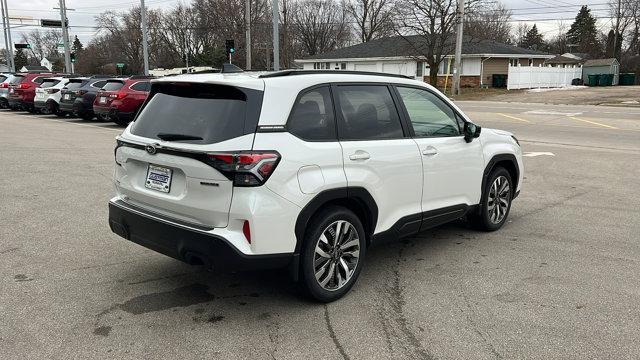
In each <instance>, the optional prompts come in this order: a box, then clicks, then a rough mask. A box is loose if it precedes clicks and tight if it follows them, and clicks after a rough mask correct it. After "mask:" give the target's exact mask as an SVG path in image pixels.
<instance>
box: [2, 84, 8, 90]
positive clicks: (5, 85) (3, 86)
mask: <svg viewBox="0 0 640 360" xmlns="http://www.w3.org/2000/svg"><path fill="white" fill-rule="evenodd" d="M8 87H9V84H8V83H2V84H0V88H2V89H6V88H8Z"/></svg>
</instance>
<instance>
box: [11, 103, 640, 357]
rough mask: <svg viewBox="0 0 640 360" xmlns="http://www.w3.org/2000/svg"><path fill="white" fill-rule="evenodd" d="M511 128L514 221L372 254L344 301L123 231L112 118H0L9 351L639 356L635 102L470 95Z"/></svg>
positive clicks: (485, 122) (481, 120)
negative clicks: (112, 211) (209, 268)
mask: <svg viewBox="0 0 640 360" xmlns="http://www.w3.org/2000/svg"><path fill="white" fill-rule="evenodd" d="M458 105H459V106H460V107H462V108H463V109H464V110H465V111H466V112H467V114H468V115H469V116H470V117H471V118H472V119H474V120H475V121H476V122H477V123H478V124H480V125H482V126H483V127H491V128H501V129H505V130H509V131H513V132H514V133H515V134H516V136H517V137H518V138H519V139H520V141H521V143H522V146H523V149H524V151H525V158H524V165H525V180H524V183H523V188H522V193H521V194H520V197H518V199H517V200H516V201H515V202H514V205H513V208H512V210H511V214H510V219H509V222H508V223H507V224H506V225H505V227H504V228H503V229H501V230H500V231H497V232H493V233H482V232H477V231H474V230H471V229H470V228H468V227H467V226H466V224H465V223H464V222H458V223H454V224H450V225H446V226H443V227H439V228H436V229H433V230H431V231H429V232H426V233H424V234H421V235H420V236H418V237H414V238H409V239H405V240H402V241H399V242H396V243H391V244H388V245H385V246H384V247H383V246H380V247H375V248H372V249H371V250H370V251H369V253H368V254H367V259H366V262H367V263H366V266H365V268H364V269H363V272H362V274H361V276H360V279H359V281H358V283H357V284H356V285H355V287H354V288H353V290H352V291H351V293H350V294H348V295H347V296H346V297H345V298H343V299H341V300H339V301H337V302H334V303H331V304H327V305H321V304H316V303H312V302H309V301H307V300H305V299H304V298H302V297H301V296H300V295H299V293H298V290H297V288H296V286H295V284H292V283H291V282H290V281H289V280H288V278H287V275H286V273H284V272H282V271H263V272H249V273H235V274H227V273H224V272H223V271H220V272H205V271H202V270H201V269H200V268H197V267H191V266H188V265H186V264H183V263H180V262H178V261H175V260H173V259H171V258H168V257H165V256H163V255H160V254H157V253H155V252H152V251H150V250H146V249H144V248H142V247H140V246H138V245H136V244H133V243H130V242H127V241H126V240H123V239H121V238H119V237H118V236H116V235H114V234H112V233H111V231H110V230H109V227H108V224H107V200H108V199H109V198H110V196H111V193H112V189H111V175H112V168H113V148H114V137H115V136H116V135H117V134H118V133H119V132H120V131H121V130H122V129H121V128H119V127H117V126H115V125H112V124H106V123H99V122H85V121H81V120H76V119H58V118H55V117H52V116H35V115H28V114H26V113H15V112H7V111H3V112H1V113H0V169H1V173H0V197H1V201H0V220H1V221H0V274H1V277H0V354H2V355H0V357H2V358H3V359H72V358H77V359H90V358H91V359H93V358H107V359H110V358H111V359H121V358H137V359H141V358H144V359H154V358H176V359H177V358H180V359H198V358H221V359H248V358H251V359H254V358H255V359H300V358H311V359H320V358H322V359H382V358H411V359H524V358H527V359H637V358H639V357H640V341H639V334H640V306H638V305H639V304H640V271H639V270H640V235H638V234H640V206H638V205H639V204H640V192H638V185H639V182H638V179H639V178H640V161H639V158H640V157H639V155H640V109H622V108H605V107H595V106H593V107H572V106H560V105H553V106H552V105H544V104H510V103H487V102H460V103H458Z"/></svg>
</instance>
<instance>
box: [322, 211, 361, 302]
mask: <svg viewBox="0 0 640 360" xmlns="http://www.w3.org/2000/svg"><path fill="white" fill-rule="evenodd" d="M359 256H360V238H359V236H358V231H357V230H356V228H355V226H353V224H351V223H350V222H348V221H345V220H338V221H335V222H333V223H331V224H330V225H329V226H327V228H326V229H324V231H323V232H322V234H321V235H320V238H319V239H318V241H317V243H316V249H315V253H314V258H313V266H314V273H315V277H316V281H318V284H319V285H320V286H321V287H322V288H323V289H325V290H329V291H335V290H338V289H340V288H342V287H343V286H344V285H345V284H347V283H348V282H349V280H350V279H351V277H352V276H353V273H354V272H355V270H356V267H357V266H358V258H359Z"/></svg>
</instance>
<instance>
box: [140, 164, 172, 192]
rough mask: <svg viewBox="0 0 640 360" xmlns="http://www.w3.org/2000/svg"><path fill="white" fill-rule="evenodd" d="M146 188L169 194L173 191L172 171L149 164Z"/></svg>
mask: <svg viewBox="0 0 640 360" xmlns="http://www.w3.org/2000/svg"><path fill="white" fill-rule="evenodd" d="M144 186H145V187H146V188H148V189H152V190H156V191H160V192H164V193H168V192H169V190H170V189H171V169H167V168H165V167H162V166H158V165H152V164H149V168H148V169H147V180H146V181H145V184H144Z"/></svg>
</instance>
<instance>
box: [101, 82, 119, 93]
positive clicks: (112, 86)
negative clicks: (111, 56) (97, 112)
mask: <svg viewBox="0 0 640 360" xmlns="http://www.w3.org/2000/svg"><path fill="white" fill-rule="evenodd" d="M123 85H124V83H123V82H120V81H107V83H106V84H105V85H104V86H103V87H102V90H104V91H115V90H120V88H121V87H122V86H123Z"/></svg>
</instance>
